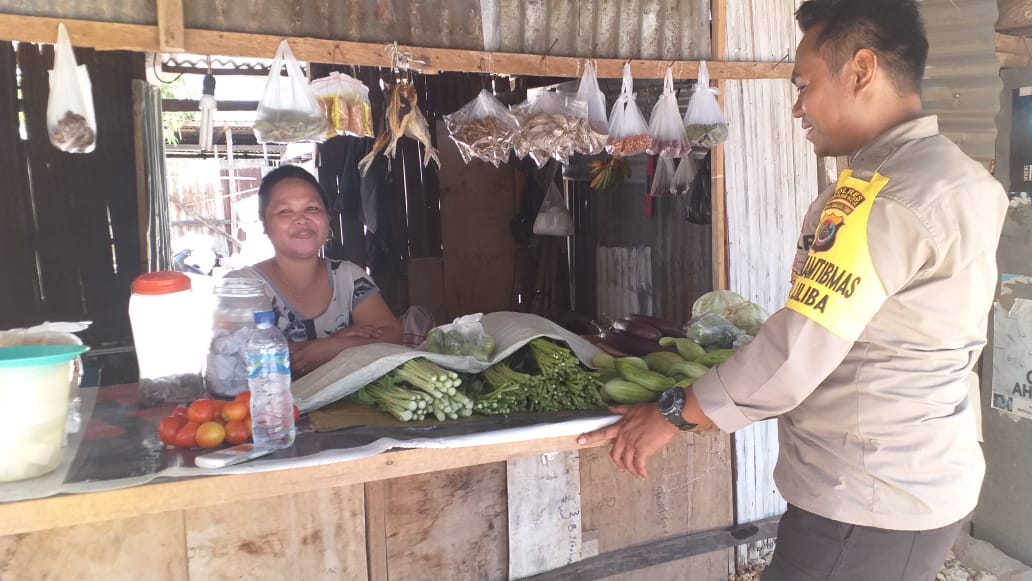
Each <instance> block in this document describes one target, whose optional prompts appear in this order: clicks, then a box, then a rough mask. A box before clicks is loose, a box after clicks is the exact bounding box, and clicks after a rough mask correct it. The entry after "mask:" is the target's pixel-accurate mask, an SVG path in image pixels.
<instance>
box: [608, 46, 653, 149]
mask: <svg viewBox="0 0 1032 581" xmlns="http://www.w3.org/2000/svg"><path fill="white" fill-rule="evenodd" d="M635 96H636V95H635V93H634V79H633V78H631V65H630V64H626V63H625V64H624V67H623V88H622V89H621V90H620V96H619V97H617V98H616V103H614V104H613V112H612V113H611V114H610V115H609V138H608V139H607V140H606V151H607V152H609V153H610V154H611V155H614V156H620V157H630V156H632V155H638V154H641V153H645V150H647V149H648V148H649V147H650V146H651V145H652V136H651V135H649V124H648V123H646V122H645V117H644V116H643V115H642V114H641V109H639V108H638V102H637V101H636V100H635Z"/></svg>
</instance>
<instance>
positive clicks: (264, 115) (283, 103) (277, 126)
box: [254, 40, 330, 143]
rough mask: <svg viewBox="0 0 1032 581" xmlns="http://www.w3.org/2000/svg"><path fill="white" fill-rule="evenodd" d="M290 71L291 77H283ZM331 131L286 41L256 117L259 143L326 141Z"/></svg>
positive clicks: (271, 71)
mask: <svg viewBox="0 0 1032 581" xmlns="http://www.w3.org/2000/svg"><path fill="white" fill-rule="evenodd" d="M283 67H286V68H287V76H286V77H284V76H283V75H282V74H281V72H280V71H281V70H282V69H283ZM329 128H330V124H329V122H327V121H326V116H325V115H323V110H322V107H320V106H319V101H318V100H317V99H316V98H315V93H313V92H312V89H311V87H309V86H308V80H307V79H305V74H304V73H303V72H301V66H300V65H299V64H297V60H296V59H295V58H294V53H292V52H291V51H290V45H289V44H287V41H286V40H284V41H282V42H280V44H279V48H278V49H276V57H275V58H274V59H273V60H272V69H271V70H270V71H269V78H268V80H267V81H266V82H265V92H264V93H263V94H262V100H261V101H259V102H258V111H257V112H256V113H255V116H254V136H255V137H256V138H257V139H258V143H268V142H276V143H293V142H295V141H322V140H323V138H324V137H325V136H326V133H327V131H328V130H329Z"/></svg>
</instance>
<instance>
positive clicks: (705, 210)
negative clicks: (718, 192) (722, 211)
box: [684, 155, 711, 224]
mask: <svg viewBox="0 0 1032 581" xmlns="http://www.w3.org/2000/svg"><path fill="white" fill-rule="evenodd" d="M709 165H710V162H709V155H707V156H706V159H705V160H703V162H702V163H701V164H699V173H698V174H696V175H695V179H694V180H693V181H692V187H691V189H690V190H689V191H688V206H687V207H686V208H685V212H684V218H685V220H688V221H689V222H691V223H692V224H709V223H710V203H711V202H710V181H711V180H710V167H709Z"/></svg>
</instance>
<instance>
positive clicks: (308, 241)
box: [262, 178, 330, 258]
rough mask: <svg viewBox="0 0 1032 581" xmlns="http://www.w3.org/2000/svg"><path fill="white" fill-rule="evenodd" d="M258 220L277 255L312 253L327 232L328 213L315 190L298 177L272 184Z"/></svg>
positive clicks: (316, 251)
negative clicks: (265, 206)
mask: <svg viewBox="0 0 1032 581" xmlns="http://www.w3.org/2000/svg"><path fill="white" fill-rule="evenodd" d="M262 222H263V223H264V224H265V233H266V234H267V235H268V236H269V240H271V241H272V246H273V248H275V249H276V254H277V255H280V254H283V255H287V256H290V257H294V258H308V257H311V256H315V255H317V254H318V253H319V249H320V248H322V246H323V244H324V243H325V242H326V239H327V238H328V237H329V235H330V218H329V214H328V213H327V212H326V206H324V205H323V201H322V198H321V197H319V192H318V191H316V190H315V188H313V187H312V186H311V184H309V183H308V182H306V181H304V180H302V179H298V178H285V179H283V180H282V181H280V182H278V183H276V185H274V186H273V187H272V189H271V190H270V191H269V207H268V208H266V210H265V215H264V216H262Z"/></svg>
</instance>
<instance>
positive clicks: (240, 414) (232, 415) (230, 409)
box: [222, 401, 251, 422]
mask: <svg viewBox="0 0 1032 581" xmlns="http://www.w3.org/2000/svg"><path fill="white" fill-rule="evenodd" d="M250 414H251V410H249V409H248V408H247V404H246V403H244V402H242V401H231V402H229V403H227V404H226V406H225V407H224V408H222V417H223V419H225V420H226V421H227V422H229V421H232V420H242V419H244V418H246V417H247V416H248V415H250Z"/></svg>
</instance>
